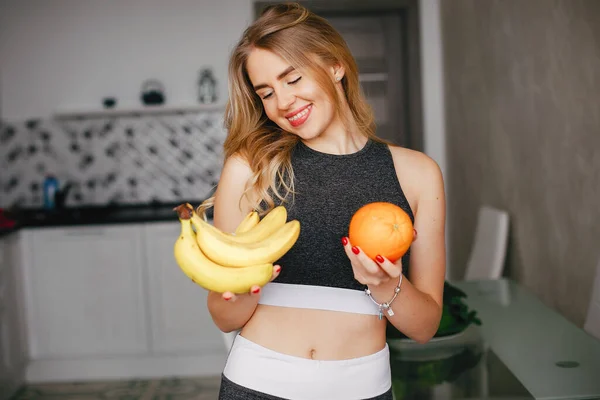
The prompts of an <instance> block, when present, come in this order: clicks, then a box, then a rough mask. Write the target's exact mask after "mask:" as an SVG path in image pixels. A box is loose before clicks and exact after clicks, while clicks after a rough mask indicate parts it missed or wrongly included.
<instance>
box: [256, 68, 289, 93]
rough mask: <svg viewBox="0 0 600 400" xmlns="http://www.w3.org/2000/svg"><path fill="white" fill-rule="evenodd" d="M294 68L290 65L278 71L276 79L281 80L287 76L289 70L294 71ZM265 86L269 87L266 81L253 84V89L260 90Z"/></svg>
mask: <svg viewBox="0 0 600 400" xmlns="http://www.w3.org/2000/svg"><path fill="white" fill-rule="evenodd" d="M295 69H296V68H294V67H291V66H290V67H287V68H286V69H285V71H283V72H282V73H280V74H279V75H277V80H278V81H280V80H282V79H283V78H285V77H286V76H287V74H289V73H290V72H292V71H294V70H295ZM266 87H269V85H267V84H266V83H261V84H260V85H256V86H254V90H255V91H256V90H260V89H263V88H266Z"/></svg>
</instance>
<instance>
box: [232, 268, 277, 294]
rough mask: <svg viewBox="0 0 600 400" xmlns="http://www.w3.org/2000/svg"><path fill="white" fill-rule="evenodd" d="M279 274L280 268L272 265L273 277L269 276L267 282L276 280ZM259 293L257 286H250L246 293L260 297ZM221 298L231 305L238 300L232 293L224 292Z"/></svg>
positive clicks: (259, 289)
mask: <svg viewBox="0 0 600 400" xmlns="http://www.w3.org/2000/svg"><path fill="white" fill-rule="evenodd" d="M279 272H281V266H279V265H274V266H273V275H272V276H271V280H270V281H269V282H272V281H273V279H275V278H277V276H278V275H279ZM260 291H261V287H260V286H258V285H254V286H252V288H250V293H248V294H249V295H250V296H260ZM222 297H223V300H226V301H228V302H230V303H233V302H234V301H236V300H237V298H238V296H237V295H236V294H234V293H232V292H225V293H223V294H222Z"/></svg>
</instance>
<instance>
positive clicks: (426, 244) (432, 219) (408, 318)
mask: <svg viewBox="0 0 600 400" xmlns="http://www.w3.org/2000/svg"><path fill="white" fill-rule="evenodd" d="M407 157H410V160H408V161H407V160H406V159H405V160H404V161H405V162H404V163H403V165H404V166H405V167H406V168H405V172H406V169H409V170H410V171H408V174H409V175H407V176H404V178H405V179H403V180H401V181H403V183H406V185H405V188H411V189H413V190H412V192H413V193H415V194H416V196H415V198H414V201H415V204H414V207H413V210H416V211H415V224H414V228H415V230H416V231H417V232H418V238H417V240H415V241H414V242H413V243H412V245H411V257H410V269H409V270H410V281H409V279H408V277H406V276H404V277H403V280H402V286H401V291H400V293H399V294H398V296H397V297H396V299H395V300H394V302H393V304H392V310H393V311H394V315H393V316H389V315H387V314H386V315H385V316H386V317H387V319H388V320H389V321H390V322H391V323H392V324H393V325H394V326H395V327H396V328H397V329H398V330H400V331H401V332H402V333H404V334H405V335H406V336H408V337H410V338H411V339H414V340H415V341H417V342H419V343H425V342H427V341H429V340H430V339H431V338H432V337H433V336H434V335H435V333H436V332H437V329H438V327H439V323H440V319H441V316H442V301H443V290H444V280H445V273H446V250H445V248H446V246H445V218H446V205H445V195H444V184H443V180H442V174H441V171H440V169H439V167H438V165H437V164H436V163H435V162H434V161H433V160H432V159H430V158H429V157H427V156H425V155H423V154H419V155H417V154H416V153H413V154H412V155H408V156H407ZM409 166H410V167H409ZM345 249H346V254H348V257H349V258H350V260H351V261H352V267H353V269H354V272H355V276H356V277H357V280H358V281H359V282H361V283H363V284H365V285H368V287H369V289H370V290H371V294H372V296H373V298H374V299H375V300H376V301H377V302H378V303H382V302H387V301H389V300H390V299H391V298H392V296H393V294H394V289H395V287H396V285H397V284H398V278H399V276H400V274H401V273H402V268H401V262H402V259H400V260H398V261H397V262H396V263H395V264H394V263H392V262H390V261H389V260H387V259H385V258H384V260H383V262H375V261H373V260H371V259H370V258H369V257H368V256H367V255H366V254H365V253H364V252H362V251H360V249H358V250H359V251H358V254H353V252H352V250H351V249H352V244H351V243H350V242H347V244H346V245H345Z"/></svg>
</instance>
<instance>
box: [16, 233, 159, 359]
mask: <svg viewBox="0 0 600 400" xmlns="http://www.w3.org/2000/svg"><path fill="white" fill-rule="evenodd" d="M28 245H29V254H30V260H29V263H26V264H25V271H26V276H27V283H28V286H29V287H28V293H29V299H28V300H29V307H28V311H29V313H28V317H29V326H30V329H29V333H30V337H29V340H30V352H31V356H32V358H34V359H48V358H53V357H61V358H66V357H90V356H103V357H106V356H115V355H123V354H141V353H144V352H146V351H148V336H147V329H146V321H145V315H146V310H145V307H146V304H145V301H144V299H145V298H144V295H145V294H144V271H143V268H144V262H143V260H144V249H143V243H142V235H141V229H140V227H139V226H136V225H131V226H116V227H115V226H85V227H68V228H52V229H38V230H33V231H32V232H31V235H30V240H29V243H28Z"/></svg>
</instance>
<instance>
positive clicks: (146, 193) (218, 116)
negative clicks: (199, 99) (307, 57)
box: [0, 111, 226, 207]
mask: <svg viewBox="0 0 600 400" xmlns="http://www.w3.org/2000/svg"><path fill="white" fill-rule="evenodd" d="M225 135H226V133H225V130H224V128H223V113H222V112H220V111H206V112H204V111H203V112H200V113H184V114H174V115H140V116H119V117H114V116H113V117H106V118H89V119H71V120H69V119H61V120H58V119H42V120H29V121H23V122H18V123H3V124H2V125H1V126H0V207H8V206H10V205H13V204H19V205H25V206H40V205H42V202H43V197H42V184H43V180H44V177H45V176H46V174H54V175H56V176H57V178H58V179H59V180H60V181H61V183H64V182H65V181H70V182H72V183H73V188H72V190H71V191H70V192H69V195H68V197H67V204H69V205H78V204H80V205H101V204H107V203H144V202H151V201H177V200H180V199H203V198H204V197H206V196H207V195H209V194H210V192H211V190H212V189H213V188H214V185H215V184H216V182H217V180H218V178H219V174H220V170H221V166H222V146H223V141H224V139H225Z"/></svg>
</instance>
